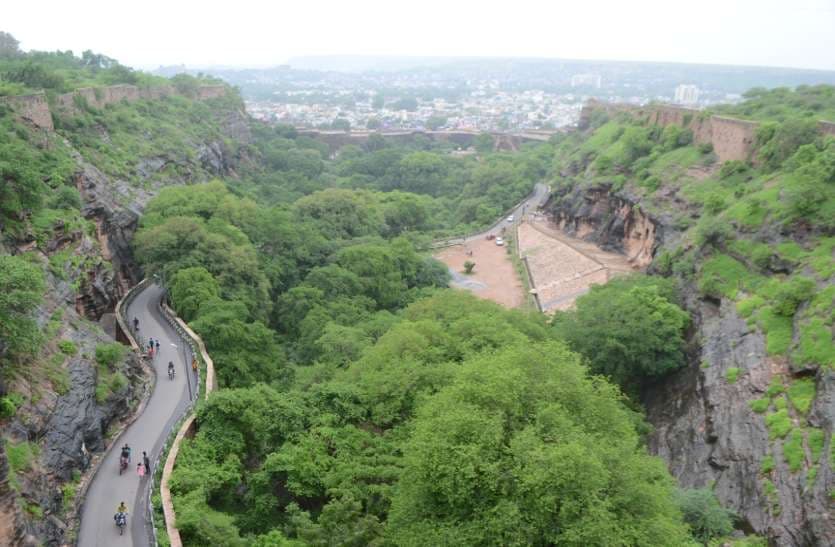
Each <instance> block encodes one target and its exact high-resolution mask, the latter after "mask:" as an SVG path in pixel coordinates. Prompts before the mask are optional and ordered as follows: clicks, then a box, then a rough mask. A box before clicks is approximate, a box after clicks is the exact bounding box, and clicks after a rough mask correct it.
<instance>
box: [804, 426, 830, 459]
mask: <svg viewBox="0 0 835 547" xmlns="http://www.w3.org/2000/svg"><path fill="white" fill-rule="evenodd" d="M824 438H825V437H824V432H823V429H818V428H816V427H811V428H809V429H808V432H807V434H806V442H807V443H809V452H811V453H812V462H813V463H818V461H819V460H820V457H821V454H823V442H824Z"/></svg>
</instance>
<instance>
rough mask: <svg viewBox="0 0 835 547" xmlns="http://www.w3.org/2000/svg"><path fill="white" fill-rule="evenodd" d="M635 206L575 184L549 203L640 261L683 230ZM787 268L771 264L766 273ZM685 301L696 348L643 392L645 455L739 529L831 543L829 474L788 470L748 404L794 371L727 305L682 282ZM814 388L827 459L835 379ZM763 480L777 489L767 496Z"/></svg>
mask: <svg viewBox="0 0 835 547" xmlns="http://www.w3.org/2000/svg"><path fill="white" fill-rule="evenodd" d="M635 204H636V201H635V199H634V198H633V197H632V196H628V195H625V194H618V195H613V194H612V193H610V192H609V190H608V189H607V188H592V189H577V188H575V189H573V190H572V191H571V192H569V193H565V194H564V195H562V196H559V195H556V196H553V197H552V199H551V200H550V201H549V204H548V205H547V207H548V208H549V209H550V211H551V213H552V215H553V218H554V220H555V221H557V222H558V223H559V224H560V225H561V226H562V227H563V229H565V230H566V231H567V232H569V233H571V234H572V235H575V236H579V237H583V238H586V239H589V240H591V241H595V242H596V243H598V244H599V245H600V246H601V247H604V248H606V247H608V248H610V249H614V250H618V251H620V252H623V253H625V254H627V255H629V256H630V257H632V258H634V259H635V260H636V261H638V262H639V263H642V264H646V263H648V262H647V261H648V260H649V261H651V260H652V256H653V254H654V253H655V252H656V250H657V249H659V248H661V247H665V248H669V247H672V246H674V245H675V244H676V243H677V242H678V240H679V237H680V235H681V234H680V232H679V231H678V230H677V229H676V227H675V225H674V222H673V220H672V218H670V217H663V216H651V215H647V214H646V213H644V212H642V211H641V210H640V208H638V207H637V206H636V205H635ZM784 266H786V265H784V264H780V263H777V262H773V263H772V262H770V263H769V264H768V268H769V269H772V270H773V271H780V270H782V269H783V267H784ZM683 297H684V299H685V306H686V307H687V308H688V310H689V311H690V313H691V316H692V317H693V319H694V325H693V328H692V335H691V339H692V342H693V344H692V345H693V346H694V347H695V346H698V348H697V349H695V350H694V351H693V354H692V355H690V357H689V359H688V361H689V364H688V366H687V367H686V368H684V369H682V370H680V371H678V372H676V373H674V374H672V375H670V376H668V377H667V378H664V379H662V380H660V381H658V382H657V383H655V384H654V385H652V386H648V387H647V388H646V389H645V390H644V392H643V394H642V398H643V401H642V402H643V403H644V406H645V408H646V411H647V418H648V420H649V422H650V423H651V424H652V425H653V427H654V432H653V433H652V434H651V435H650V437H649V448H650V451H651V452H653V453H654V454H657V455H659V456H661V457H663V458H664V460H666V462H667V464H668V466H669V468H670V471H671V472H672V474H673V475H674V476H675V477H676V478H677V479H678V481H679V482H680V484H681V485H682V486H684V487H704V486H709V485H712V487H713V489H714V491H715V492H716V495H717V497H718V498H719V500H720V501H721V502H722V504H723V505H724V506H726V507H728V508H730V509H732V510H734V511H735V512H736V514H737V515H738V517H739V520H740V522H741V526H742V528H743V529H745V530H746V531H750V532H756V533H758V534H761V535H765V536H768V537H769V540H770V541H771V543H772V544H773V545H777V546H781V547H783V546H785V547H801V546H803V547H805V546H812V545H832V544H833V543H832V541H833V538H835V524H833V519H832V518H831V516H830V513H829V510H830V508H831V506H832V502H831V498H830V496H829V493H830V491H831V490H832V489H833V482H834V481H833V476H832V471H831V469H830V468H829V466H828V465H826V464H825V463H824V464H823V465H818V466H817V468H818V476H817V478H816V480H815V481H814V482H813V484H811V486H810V487H808V488H807V485H806V480H807V476H808V471H804V470H801V471H798V472H792V471H791V470H790V469H789V468H788V465H787V463H786V461H785V457H784V455H783V452H782V443H781V442H775V441H772V440H770V439H769V436H768V431H767V429H766V427H765V421H764V419H763V416H762V415H760V414H756V413H755V412H753V411H752V410H751V408H750V406H749V401H751V400H753V399H758V398H760V397H762V396H763V394H764V392H765V391H766V389H767V388H768V386H769V383H770V381H771V379H772V377H773V376H774V375H781V376H784V377H788V376H790V375H791V374H792V373H793V372H798V371H793V370H792V369H791V368H790V366H789V364H788V363H787V362H786V360H785V359H782V358H781V359H776V358H771V357H769V356H767V353H766V346H765V338H764V336H763V335H762V334H760V333H759V332H757V331H755V330H752V329H750V328H749V327H748V325H747V324H746V322H745V321H744V320H743V319H742V318H740V317H739V316H738V315H737V312H736V307H735V305H734V304H733V303H732V302H729V301H725V300H722V301H718V302H711V301H706V300H704V299H702V298H700V296H699V294H698V292H697V291H696V290H695V288H694V287H693V286H685V288H684V290H683ZM730 368H736V369H739V370H738V376H737V378H736V380H735V381H733V382H731V381H728V376H727V375H728V370H729V369H730ZM800 372H803V373H808V372H810V371H808V370H803V371H800ZM816 382H817V398H816V399H815V403H814V406H813V408H812V410H811V412H810V414H809V421H810V423H811V424H812V425H815V426H816V427H821V428H822V429H823V431H824V433H825V442H826V444H825V446H824V449H823V456H822V459H824V460H825V459H826V454H829V444H830V443H831V442H832V441H831V435H832V428H833V420H835V418H833V417H835V374H833V372H832V371H818V372H817V376H816ZM798 422H799V419H798ZM769 454H770V455H772V456H773V458H774V462H775V465H774V469H773V470H772V471H771V472H770V473H769V474H768V476H765V475H763V473H762V472H761V466H762V461H763V459H764V458H765V457H766V456H767V455H769ZM767 480H770V481H771V482H772V483H773V484H774V487H775V492H776V493H773V494H771V497H769V494H768V490H766V481H767Z"/></svg>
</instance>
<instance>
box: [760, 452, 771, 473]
mask: <svg viewBox="0 0 835 547" xmlns="http://www.w3.org/2000/svg"><path fill="white" fill-rule="evenodd" d="M773 469H774V456H772V455H771V454H769V455H768V456H766V457H765V458H763V461H762V463H761V464H760V471H762V473H763V474H764V475H768V474H769V473H771V471H772V470H773Z"/></svg>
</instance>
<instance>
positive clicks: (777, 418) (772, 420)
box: [765, 408, 792, 439]
mask: <svg viewBox="0 0 835 547" xmlns="http://www.w3.org/2000/svg"><path fill="white" fill-rule="evenodd" d="M765 425H766V426H767V427H768V436H769V438H770V439H782V438H784V437H785V436H786V435H788V434H789V431H791V429H792V422H791V419H790V418H789V411H788V410H786V409H785V408H784V409H782V410H778V411H776V412H772V413H771V414H769V415H768V416H766V417H765Z"/></svg>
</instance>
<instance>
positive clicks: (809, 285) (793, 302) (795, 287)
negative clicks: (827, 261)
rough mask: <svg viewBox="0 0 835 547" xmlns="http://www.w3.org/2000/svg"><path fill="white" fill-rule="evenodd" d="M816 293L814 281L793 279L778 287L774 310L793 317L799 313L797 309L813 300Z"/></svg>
mask: <svg viewBox="0 0 835 547" xmlns="http://www.w3.org/2000/svg"><path fill="white" fill-rule="evenodd" d="M814 292H815V282H814V281H812V280H811V279H809V278H808V277H803V276H795V277H792V278H791V279H789V280H788V281H787V282H785V283H781V284H780V285H779V286H778V287H777V292H776V293H775V295H774V305H773V309H774V311H775V312H776V313H778V314H780V315H783V316H785V317H791V316H793V315H794V312H795V311H797V307H798V306H799V305H800V304H801V303H802V302H805V301H806V300H808V299H809V298H811V297H812V295H813V294H814Z"/></svg>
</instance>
